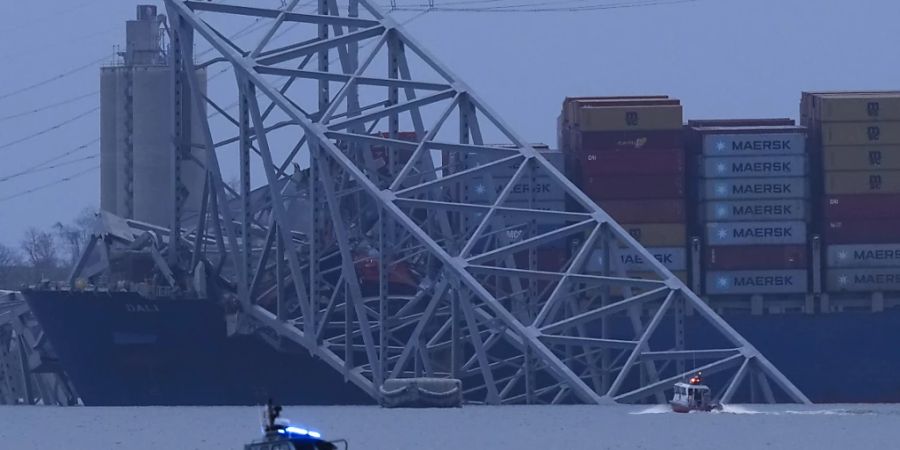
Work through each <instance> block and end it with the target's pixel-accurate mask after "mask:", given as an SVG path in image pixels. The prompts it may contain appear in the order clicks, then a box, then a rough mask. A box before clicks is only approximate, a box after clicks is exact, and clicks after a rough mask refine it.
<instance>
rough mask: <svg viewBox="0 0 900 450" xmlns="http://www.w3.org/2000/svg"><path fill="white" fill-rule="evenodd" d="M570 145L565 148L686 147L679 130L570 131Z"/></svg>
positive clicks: (576, 149)
mask: <svg viewBox="0 0 900 450" xmlns="http://www.w3.org/2000/svg"><path fill="white" fill-rule="evenodd" d="M569 134H570V138H569V142H570V147H569V148H567V149H564V150H574V151H584V150H672V149H681V148H683V147H684V133H682V131H681V130H680V129H678V130H643V131H581V130H572V131H570V132H569Z"/></svg>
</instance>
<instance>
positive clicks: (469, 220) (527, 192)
mask: <svg viewBox="0 0 900 450" xmlns="http://www.w3.org/2000/svg"><path fill="white" fill-rule="evenodd" d="M532 147H534V148H535V149H537V150H538V151H539V152H540V153H541V155H542V156H543V157H544V158H545V159H547V161H548V162H549V163H550V164H552V165H553V166H554V167H555V168H556V169H558V170H560V171H563V170H564V161H563V155H562V153H561V152H560V151H558V150H551V149H549V148H548V146H547V145H545V144H532ZM489 161H490V160H488V159H485V157H484V156H483V155H481V154H479V153H478V152H471V153H455V154H452V155H451V156H448V155H445V156H444V164H445V166H446V167H449V168H450V170H451V171H453V172H461V171H464V170H470V169H474V168H476V167H478V166H482V165H485V164H487V163H488V162H489ZM518 166H519V163H510V164H505V165H499V166H495V167H492V168H491V169H490V170H488V171H483V172H476V173H473V174H471V175H468V176H463V177H462V178H461V179H460V182H459V183H457V186H458V192H456V193H455V195H456V196H458V198H459V199H461V200H462V201H464V202H466V203H473V204H481V205H489V204H493V203H494V201H496V199H497V198H498V197H499V195H500V192H501V191H502V190H503V188H505V187H506V185H508V184H509V182H510V180H511V179H512V178H513V176H514V175H515V173H516V170H517V168H518ZM500 206H503V207H507V208H522V209H538V210H547V211H564V210H565V208H566V194H565V191H564V190H563V188H562V185H560V184H559V183H557V182H555V181H553V179H552V178H551V177H550V175H549V174H548V173H545V172H544V171H536V170H529V169H526V170H525V171H524V172H523V173H522V175H521V176H520V178H519V180H518V181H517V182H516V184H515V185H513V187H512V190H511V191H510V194H509V195H508V196H507V198H506V201H504V202H503V203H502V204H501V205H500ZM499 216H501V214H498V215H495V217H499ZM482 218H483V216H482V214H480V213H479V214H474V215H472V216H466V217H464V218H463V221H464V224H463V226H464V228H465V229H466V230H467V232H472V231H474V229H475V228H476V227H477V226H478V224H479V223H480V222H481V220H482ZM492 224H493V226H492V231H494V232H498V231H499V232H500V233H502V236H498V237H501V238H503V240H505V242H507V243H514V242H518V241H521V240H523V239H527V238H530V237H534V236H536V235H539V234H544V233H548V232H550V231H552V230H556V229H559V228H561V227H563V226H565V225H566V222H565V221H564V220H560V219H548V218H544V217H537V216H534V215H532V216H522V215H519V216H517V217H515V218H513V217H509V218H508V219H507V220H505V223H504V224H503V226H502V227H500V224H499V223H496V221H494V222H492ZM526 254H527V256H529V257H530V258H532V259H533V261H532V262H531V263H529V262H526V261H524V260H522V258H523V257H525V256H526ZM566 257H567V251H566V241H565V240H564V239H559V240H551V241H548V242H547V243H545V244H544V245H542V246H541V247H540V248H539V249H538V250H536V251H532V252H523V253H521V254H517V255H516V263H517V266H518V267H520V268H524V267H528V266H531V267H534V268H537V269H539V270H555V269H558V268H559V267H561V265H562V264H563V263H564V262H565V261H566V259H567V258H566Z"/></svg>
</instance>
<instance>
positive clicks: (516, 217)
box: [466, 200, 574, 226]
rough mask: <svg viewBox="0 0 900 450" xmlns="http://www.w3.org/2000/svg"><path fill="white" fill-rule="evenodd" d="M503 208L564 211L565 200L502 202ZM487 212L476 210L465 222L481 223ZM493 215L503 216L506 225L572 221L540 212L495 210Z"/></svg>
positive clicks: (549, 224) (543, 224)
mask: <svg viewBox="0 0 900 450" xmlns="http://www.w3.org/2000/svg"><path fill="white" fill-rule="evenodd" d="M473 203H474V204H480V205H486V204H487V203H483V202H473ZM503 207H504V208H519V209H533V210H540V211H565V201H560V200H557V201H543V202H533V203H531V204H529V203H527V202H507V203H504V204H503ZM485 213H487V209H485V210H484V212H478V213H476V214H472V215H471V216H467V218H466V223H468V224H474V225H475V226H477V225H478V224H479V223H481V219H482V217H483V215H484V214H485ZM494 217H495V218H496V219H500V218H503V219H504V221H505V222H506V223H507V225H515V224H520V223H535V224H537V225H540V226H562V225H565V224H568V223H574V222H571V221H567V220H565V219H560V218H559V217H557V216H553V215H550V214H541V213H534V212H527V213H522V214H518V213H504V212H499V211H498V212H497V213H495V215H494ZM492 223H499V222H497V221H493V222H492Z"/></svg>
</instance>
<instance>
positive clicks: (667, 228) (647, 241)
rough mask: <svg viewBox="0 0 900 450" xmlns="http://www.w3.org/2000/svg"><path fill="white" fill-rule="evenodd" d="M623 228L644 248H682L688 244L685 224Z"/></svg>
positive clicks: (648, 224)
mask: <svg viewBox="0 0 900 450" xmlns="http://www.w3.org/2000/svg"><path fill="white" fill-rule="evenodd" d="M622 228H624V229H625V231H627V232H628V234H630V235H631V236H632V237H633V238H634V239H635V240H637V241H638V242H639V243H640V244H641V245H643V246H644V247H681V246H684V245H685V244H686V243H687V230H686V227H685V225H684V224H683V223H644V224H627V225H622Z"/></svg>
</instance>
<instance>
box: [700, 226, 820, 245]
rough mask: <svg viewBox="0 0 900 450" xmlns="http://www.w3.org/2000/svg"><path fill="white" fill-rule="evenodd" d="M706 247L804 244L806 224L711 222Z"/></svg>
mask: <svg viewBox="0 0 900 450" xmlns="http://www.w3.org/2000/svg"><path fill="white" fill-rule="evenodd" d="M706 243H707V245H780V244H805V243H806V222H801V221H786V222H711V223H707V224H706Z"/></svg>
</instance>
